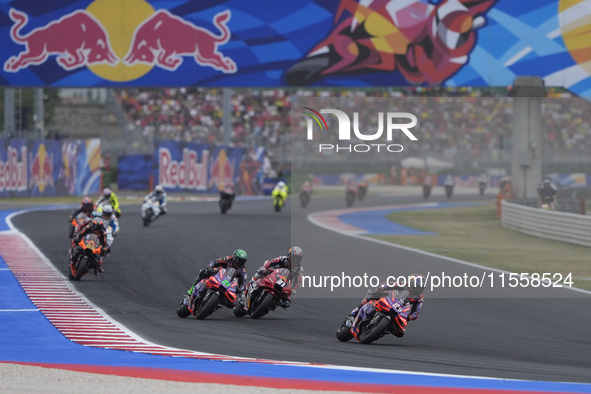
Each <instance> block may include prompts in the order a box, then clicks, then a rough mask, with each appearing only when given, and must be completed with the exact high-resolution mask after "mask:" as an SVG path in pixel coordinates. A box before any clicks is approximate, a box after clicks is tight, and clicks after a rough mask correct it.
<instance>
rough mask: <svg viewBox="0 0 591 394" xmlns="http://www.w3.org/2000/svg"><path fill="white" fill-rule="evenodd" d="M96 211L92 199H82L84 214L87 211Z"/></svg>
mask: <svg viewBox="0 0 591 394" xmlns="http://www.w3.org/2000/svg"><path fill="white" fill-rule="evenodd" d="M93 209H94V204H93V203H92V200H91V199H90V197H84V198H83V199H82V210H83V211H84V212H87V211H91V212H92V210H93Z"/></svg>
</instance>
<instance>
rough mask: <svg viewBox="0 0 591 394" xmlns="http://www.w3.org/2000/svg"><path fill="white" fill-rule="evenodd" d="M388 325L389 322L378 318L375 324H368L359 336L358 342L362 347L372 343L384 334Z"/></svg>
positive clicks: (383, 318)
mask: <svg viewBox="0 0 591 394" xmlns="http://www.w3.org/2000/svg"><path fill="white" fill-rule="evenodd" d="M389 325H390V320H388V319H386V318H385V317H380V319H379V320H378V321H377V322H376V323H375V324H371V322H370V323H369V324H368V325H367V326H366V327H365V328H364V329H363V330H362V332H361V333H360V334H359V342H361V343H363V344H364V345H368V344H370V343H372V342H373V341H375V340H377V339H379V338H380V337H381V336H382V334H384V332H385V331H386V329H387V328H388V326H389Z"/></svg>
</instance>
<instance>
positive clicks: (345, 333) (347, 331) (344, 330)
mask: <svg viewBox="0 0 591 394" xmlns="http://www.w3.org/2000/svg"><path fill="white" fill-rule="evenodd" d="M351 317H352V316H347V317H346V318H345V320H343V322H342V323H341V325H340V326H339V328H338V329H337V339H338V340H339V341H341V342H347V341H349V340H351V339H353V334H351V326H350V325H347V321H348V320H350V318H351Z"/></svg>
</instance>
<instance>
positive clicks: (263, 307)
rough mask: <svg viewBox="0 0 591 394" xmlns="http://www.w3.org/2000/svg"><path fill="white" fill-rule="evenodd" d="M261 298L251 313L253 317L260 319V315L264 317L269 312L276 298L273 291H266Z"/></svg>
mask: <svg viewBox="0 0 591 394" xmlns="http://www.w3.org/2000/svg"><path fill="white" fill-rule="evenodd" d="M260 300H261V301H260V302H259V303H258V305H257V306H256V308H254V311H253V312H252V314H251V315H250V317H251V318H252V319H258V318H259V317H263V316H265V315H266V314H267V313H269V306H270V305H271V304H272V303H273V301H274V300H275V296H274V295H273V294H272V293H269V292H265V294H263V295H261V298H260Z"/></svg>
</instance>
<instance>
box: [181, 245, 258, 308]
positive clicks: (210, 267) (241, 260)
mask: <svg viewBox="0 0 591 394" xmlns="http://www.w3.org/2000/svg"><path fill="white" fill-rule="evenodd" d="M247 258H248V256H247V254H246V252H245V251H244V250H242V249H236V250H235V251H234V253H232V255H230V256H225V257H220V258H218V259H216V260H213V261H210V262H209V263H208V264H207V266H206V267H205V268H203V269H201V271H199V276H197V278H195V282H194V283H193V286H191V288H190V289H189V290H188V291H187V293H188V294H189V295H192V294H193V292H195V298H201V297H203V296H204V295H205V291H206V290H207V287H206V286H205V283H204V282H205V281H204V279H208V278H209V277H210V276H212V275H215V274H216V273H217V271H218V269H216V268H220V267H223V268H226V269H228V268H234V269H235V272H234V275H233V277H232V278H230V280H231V281H232V280H234V279H235V278H236V279H237V280H238V283H237V285H236V295H239V294H242V292H243V291H244V290H245V289H246V283H247V281H248V274H247V273H246V267H245V266H244V265H245V264H246V260H247Z"/></svg>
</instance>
